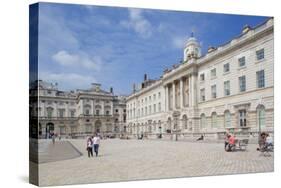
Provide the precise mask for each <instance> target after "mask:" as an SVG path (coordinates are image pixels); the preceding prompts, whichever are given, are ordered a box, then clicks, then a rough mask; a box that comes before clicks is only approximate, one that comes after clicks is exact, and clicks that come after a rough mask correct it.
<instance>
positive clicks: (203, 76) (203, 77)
mask: <svg viewBox="0 0 281 188" xmlns="http://www.w3.org/2000/svg"><path fill="white" fill-rule="evenodd" d="M200 81H201V82H203V81H205V74H200Z"/></svg>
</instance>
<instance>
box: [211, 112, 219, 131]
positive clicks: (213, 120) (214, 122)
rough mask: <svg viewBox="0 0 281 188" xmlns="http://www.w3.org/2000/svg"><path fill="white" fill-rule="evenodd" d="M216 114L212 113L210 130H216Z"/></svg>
mask: <svg viewBox="0 0 281 188" xmlns="http://www.w3.org/2000/svg"><path fill="white" fill-rule="evenodd" d="M217 123H218V122H217V113H216V112H213V113H212V128H216V127H217Z"/></svg>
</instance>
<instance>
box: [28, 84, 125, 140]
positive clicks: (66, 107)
mask: <svg viewBox="0 0 281 188" xmlns="http://www.w3.org/2000/svg"><path fill="white" fill-rule="evenodd" d="M36 88H38V90H37V89H36ZM30 92H31V93H30V95H31V96H33V97H36V99H37V96H38V100H36V99H35V100H32V99H31V103H30V104H31V107H30V111H31V119H32V117H34V118H36V116H38V121H39V127H38V135H39V138H48V137H49V135H50V133H51V132H54V133H56V134H58V135H61V136H62V137H66V136H67V137H73V138H76V137H83V136H86V135H92V134H93V133H94V132H97V133H100V134H102V135H104V136H106V135H110V136H113V135H115V136H116V135H117V136H118V135H119V134H120V133H122V132H124V131H125V130H126V125H125V122H126V104H125V97H124V96H116V95H114V93H113V88H110V91H104V90H103V89H102V88H101V85H100V84H96V83H93V84H92V85H91V88H89V89H86V90H82V89H77V90H76V91H70V92H65V91H60V90H59V89H58V87H57V84H52V83H47V82H44V81H42V80H39V81H38V82H37V83H35V87H34V88H33V89H31V91H30ZM32 101H34V102H32ZM37 101H38V102H37Z"/></svg>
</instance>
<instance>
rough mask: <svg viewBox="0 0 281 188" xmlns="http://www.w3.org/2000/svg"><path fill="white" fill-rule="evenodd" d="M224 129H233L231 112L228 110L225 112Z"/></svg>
mask: <svg viewBox="0 0 281 188" xmlns="http://www.w3.org/2000/svg"><path fill="white" fill-rule="evenodd" d="M224 127H225V128H230V127H231V113H230V110H228V109H226V110H225V111H224Z"/></svg>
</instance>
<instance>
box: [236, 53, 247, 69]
mask: <svg viewBox="0 0 281 188" xmlns="http://www.w3.org/2000/svg"><path fill="white" fill-rule="evenodd" d="M238 62H239V66H240V67H243V66H245V65H246V60H245V56H244V57H241V58H239V59H238Z"/></svg>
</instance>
